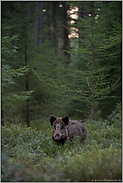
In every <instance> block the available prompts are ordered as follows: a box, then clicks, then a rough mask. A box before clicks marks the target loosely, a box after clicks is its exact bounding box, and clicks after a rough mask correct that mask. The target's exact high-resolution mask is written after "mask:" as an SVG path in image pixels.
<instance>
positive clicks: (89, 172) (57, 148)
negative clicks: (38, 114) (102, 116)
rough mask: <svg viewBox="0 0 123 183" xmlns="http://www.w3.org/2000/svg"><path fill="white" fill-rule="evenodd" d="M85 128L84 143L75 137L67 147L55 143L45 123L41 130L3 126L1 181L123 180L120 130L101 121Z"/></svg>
mask: <svg viewBox="0 0 123 183" xmlns="http://www.w3.org/2000/svg"><path fill="white" fill-rule="evenodd" d="M84 126H85V127H86V129H87V131H88V136H87V139H86V141H85V144H84V145H83V143H81V142H80V137H75V138H74V140H73V142H68V141H66V143H65V145H64V146H62V145H57V144H56V143H55V142H54V141H53V140H52V126H51V125H50V124H49V123H43V124H42V128H41V129H36V128H35V129H34V128H32V127H28V128H27V127H26V126H24V125H20V124H11V125H9V124H7V125H6V126H3V127H2V129H1V136H2V138H1V149H2V152H3V156H2V176H1V177H2V180H3V181H92V180H97V179H99V180H104V179H110V180H113V179H116V180H121V149H122V133H121V128H119V127H118V126H117V127H116V126H115V125H109V124H108V123H107V122H102V121H98V122H97V121H93V123H92V122H90V121H88V122H86V123H84ZM5 157H7V158H5ZM5 159H6V161H5ZM15 167H18V168H15ZM114 167H115V168H114ZM73 175H74V176H73Z"/></svg>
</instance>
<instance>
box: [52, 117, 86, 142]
mask: <svg viewBox="0 0 123 183" xmlns="http://www.w3.org/2000/svg"><path fill="white" fill-rule="evenodd" d="M50 123H51V125H52V126H53V127H54V128H53V132H52V139H53V140H54V141H55V142H57V143H61V144H62V145H64V142H65V140H70V141H72V139H73V138H74V137H75V136H80V137H81V141H83V142H84V141H85V139H86V137H87V130H86V129H85V127H84V126H83V124H82V123H80V122H79V121H74V120H69V118H68V116H67V115H66V116H64V117H63V118H56V117H55V116H53V115H51V117H50Z"/></svg>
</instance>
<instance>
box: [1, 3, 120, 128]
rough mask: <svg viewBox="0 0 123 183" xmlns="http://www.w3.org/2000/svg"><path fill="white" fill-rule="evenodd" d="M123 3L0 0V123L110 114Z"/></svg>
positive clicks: (115, 96)
mask: <svg viewBox="0 0 123 183" xmlns="http://www.w3.org/2000/svg"><path fill="white" fill-rule="evenodd" d="M121 7H122V2H121V1H100V2H98V1H92V2H90V1H87V2H86V1H79V2H78V1H77V2H76V1H75V2H73V1H68V2H67V1H66V2H63V1H58V2H56V1H53V2H52V1H51V2H50V1H2V3H1V12H2V13H1V14H2V15H1V16H2V22H1V32H2V33H1V35H2V36H1V37H2V42H1V43H2V44H1V46H2V48H1V57H2V64H1V68H2V88H1V90H2V122H3V123H4V122H5V121H6V120H7V121H10V122H14V121H18V122H22V123H26V124H27V125H28V126H29V125H30V123H35V124H36V123H38V119H41V118H42V119H43V118H45V117H49V115H51V114H54V115H56V116H63V115H65V114H68V115H70V116H73V117H76V118H78V119H81V120H82V119H86V118H91V119H92V120H94V119H98V118H100V117H101V118H107V116H109V115H111V114H112V112H113V111H115V110H116V107H117V105H118V103H119V104H120V103H121V60H122V57H121V50H122V48H121V40H122V28H121V25H122V17H121V14H122V9H121ZM42 121H43V120H42Z"/></svg>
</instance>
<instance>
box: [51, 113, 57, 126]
mask: <svg viewBox="0 0 123 183" xmlns="http://www.w3.org/2000/svg"><path fill="white" fill-rule="evenodd" d="M55 120H56V117H55V116H53V115H51V116H50V123H51V125H53V122H54V121H55Z"/></svg>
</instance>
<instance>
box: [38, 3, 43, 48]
mask: <svg viewBox="0 0 123 183" xmlns="http://www.w3.org/2000/svg"><path fill="white" fill-rule="evenodd" d="M38 7H39V10H38V11H39V13H40V14H39V18H38V37H37V39H38V40H37V45H41V44H42V42H43V41H42V29H43V2H42V1H38Z"/></svg>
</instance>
